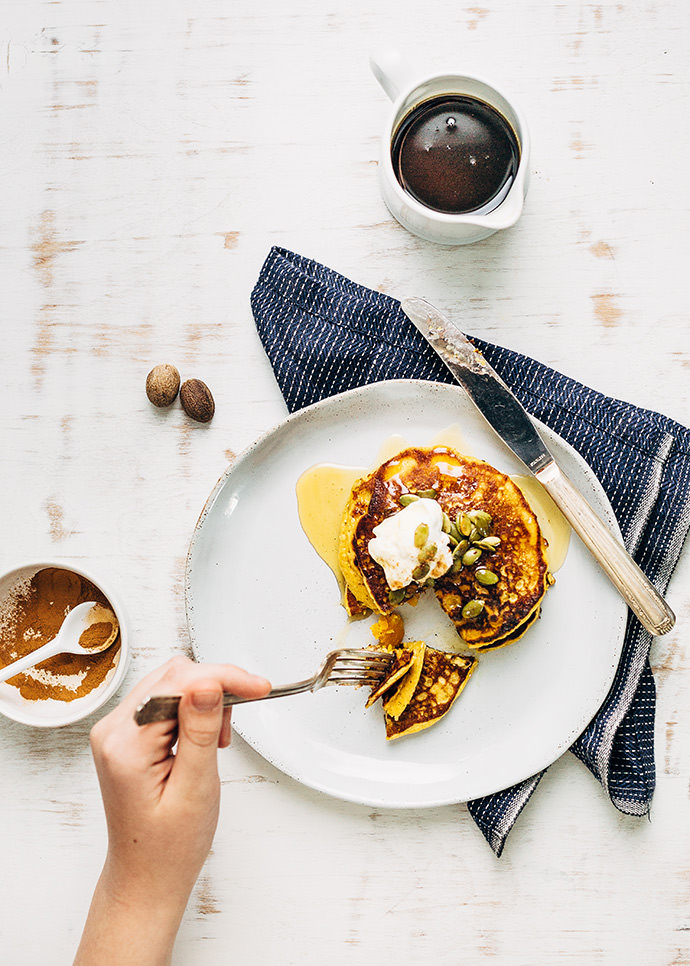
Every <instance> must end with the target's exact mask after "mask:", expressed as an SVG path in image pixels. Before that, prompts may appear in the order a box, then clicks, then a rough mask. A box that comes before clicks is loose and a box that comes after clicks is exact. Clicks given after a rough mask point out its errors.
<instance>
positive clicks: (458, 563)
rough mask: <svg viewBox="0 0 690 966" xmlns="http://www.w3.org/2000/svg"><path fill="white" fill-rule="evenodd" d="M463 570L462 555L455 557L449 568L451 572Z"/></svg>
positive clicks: (455, 572) (457, 572) (456, 572)
mask: <svg viewBox="0 0 690 966" xmlns="http://www.w3.org/2000/svg"><path fill="white" fill-rule="evenodd" d="M461 570H462V557H455V558H454V560H453V563H452V564H451V565H450V569H449V570H448V573H449V574H459V573H460V571H461Z"/></svg>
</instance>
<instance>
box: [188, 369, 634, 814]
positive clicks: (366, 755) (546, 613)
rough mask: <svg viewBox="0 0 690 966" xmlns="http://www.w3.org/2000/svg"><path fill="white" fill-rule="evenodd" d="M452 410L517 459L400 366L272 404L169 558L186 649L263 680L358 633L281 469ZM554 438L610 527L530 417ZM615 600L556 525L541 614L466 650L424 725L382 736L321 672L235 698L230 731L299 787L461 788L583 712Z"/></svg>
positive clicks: (295, 668)
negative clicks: (470, 652)
mask: <svg viewBox="0 0 690 966" xmlns="http://www.w3.org/2000/svg"><path fill="white" fill-rule="evenodd" d="M452 424H460V426H461V429H462V434H463V437H464V439H465V440H466V441H467V443H468V444H469V447H470V451H471V452H472V453H473V455H475V456H478V457H480V458H482V459H485V460H486V461H487V462H489V463H491V464H493V465H494V466H496V467H498V468H499V469H501V470H503V471H504V472H506V473H521V472H522V473H524V467H522V465H521V464H520V463H519V462H518V461H517V460H516V459H515V457H514V456H513V455H512V453H511V452H510V451H509V450H508V449H507V448H506V447H505V446H504V444H503V443H502V442H501V441H500V440H499V439H498V438H497V437H496V436H495V435H494V433H493V431H492V430H491V429H490V428H489V427H488V426H487V425H486V423H485V422H484V421H483V419H482V418H481V416H479V414H478V413H477V412H476V410H475V409H474V407H473V406H472V404H471V403H470V402H469V400H468V399H467V397H466V396H465V394H464V392H463V390H461V389H460V388H458V387H455V386H448V385H442V384H438V383H429V382H419V381H412V380H400V381H392V382H385V383H379V384H376V385H373V386H368V387H365V388H363V389H356V390H353V391H351V392H348V393H344V394H342V395H340V396H336V397H333V398H331V399H327V400H324V401H323V402H321V403H318V404H316V405H314V406H311V407H309V408H308V409H305V410H302V411H301V412H299V413H296V414H295V415H293V416H291V417H289V418H288V419H287V420H286V421H285V422H283V423H282V424H281V425H279V426H278V427H276V428H275V429H274V430H272V431H271V432H269V433H267V434H266V435H265V436H263V437H262V438H260V439H259V440H258V441H257V442H256V443H254V444H253V445H252V446H251V447H250V448H249V449H248V450H247V451H246V452H245V453H244V454H243V455H242V456H241V457H240V458H239V459H238V460H237V461H236V462H235V464H234V465H233V466H232V467H231V468H230V469H228V471H227V472H226V473H225V475H224V476H223V477H222V478H221V480H220V481H219V482H218V484H217V485H216V487H215V489H214V490H213V492H212V494H211V496H210V497H209V499H208V501H207V503H206V506H205V508H204V510H203V511H202V514H201V516H200V518H199V522H198V524H197V527H196V530H195V533H194V535H193V538H192V541H191V546H190V550H189V556H188V561H187V577H186V595H187V618H188V623H189V628H190V633H191V637H192V644H193V647H194V652H195V655H196V657H197V659H198V660H203V661H229V662H231V663H234V664H238V665H241V666H243V667H246V668H247V669H249V670H253V671H256V672H257V673H261V674H264V675H266V676H267V677H268V678H270V680H271V681H272V682H273V683H275V684H285V683H288V682H291V681H297V680H301V679H303V678H306V677H309V676H310V675H311V674H313V673H314V672H315V671H316V669H317V667H318V665H319V664H320V662H321V660H322V658H323V656H324V655H325V654H326V652H327V651H329V650H332V649H333V648H334V647H340V646H343V645H346V646H360V645H366V644H370V643H373V638H372V636H371V633H370V631H369V624H370V621H369V620H366V621H357V622H353V623H352V624H350V625H349V626H348V625H347V621H346V618H345V613H344V611H343V609H342V607H341V606H340V603H339V593H338V587H337V584H336V581H335V578H334V576H333V574H332V573H331V571H330V570H329V569H328V567H327V566H326V565H325V564H324V563H323V562H322V561H321V559H320V558H319V557H318V556H317V555H316V553H315V551H314V550H313V548H312V546H311V544H310V543H309V542H308V540H307V538H306V537H305V535H304V533H303V531H302V528H301V526H300V523H299V518H298V513H297V500H296V496H295V485H296V482H297V480H298V478H299V477H300V475H301V474H302V473H303V472H304V471H305V470H306V469H308V468H309V467H310V466H312V465H314V464H316V463H323V462H326V463H339V464H346V465H363V466H367V465H371V464H372V463H373V461H374V460H375V459H376V456H377V453H378V451H379V449H380V446H381V444H382V443H383V441H384V440H385V439H387V438H388V437H390V436H391V435H394V434H400V435H402V436H404V437H405V438H406V439H407V440H408V441H409V442H410V443H411V444H416V445H427V444H428V443H430V442H431V440H432V439H433V438H434V437H435V436H436V435H437V434H438V433H439V432H440V431H442V430H444V429H445V428H447V427H448V426H451V425H452ZM544 434H545V437H546V438H547V441H548V443H549V445H550V446H551V447H552V449H553V452H554V454H555V455H556V457H557V458H558V460H559V462H560V464H561V465H562V467H563V468H564V470H565V471H566V472H567V473H568V475H569V476H570V477H571V479H572V480H573V481H574V483H575V484H576V485H577V486H578V487H579V488H580V490H581V491H582V492H583V493H584V494H585V496H586V497H587V498H588V499H589V500H590V502H591V503H592V505H593V506H594V508H595V509H596V510H597V511H598V513H599V514H600V515H601V516H602V518H604V519H605V520H606V521H607V522H608V524H609V525H610V526H611V527H612V529H613V530H614V531H615V532H618V528H617V525H616V522H615V519H614V516H613V513H612V511H611V507H610V505H609V503H608V500H607V499H606V496H605V494H604V492H603V490H602V489H601V486H600V485H599V483H598V482H597V480H596V478H595V476H594V474H593V473H592V471H591V470H590V468H589V467H588V466H587V465H586V464H585V463H584V462H583V461H582V459H581V458H580V457H579V456H578V455H577V454H576V453H575V451H574V450H572V449H571V448H570V447H569V446H568V445H567V444H566V443H564V442H563V441H562V440H561V439H560V438H559V437H557V436H556V435H555V434H553V433H552V432H550V431H549V430H547V429H546V428H544ZM434 603H435V602H434V601H433V598H431V599H430V600H429V601H428V602H427V604H420V605H419V606H418V607H417V608H416V609H414V613H413V609H412V608H409V607H407V608H406V610H407V611H409V612H410V614H411V616H412V617H413V619H414V621H415V623H416V625H419V623H420V622H421V623H422V624H424V625H425V626H426V628H427V629H428V632H427V633H426V640H427V642H428V643H429V644H431V645H432V646H433V645H435V646H438V647H447V648H449V649H450V648H452V647H453V646H454V644H455V643H456V642H457V636H456V634H455V631H454V629H453V627H452V625H451V624H450V622H449V621H448V620H447V619H446V618H445V617H444V615H443V614H441V612H440V610H439V608H438V607H437V606H434ZM626 613H627V611H626V607H625V605H624V604H623V602H622V601H621V599H620V598H619V597H618V595H617V593H616V592H615V591H614V590H613V589H612V587H611V586H610V584H609V583H608V581H607V580H606V578H605V577H604V576H603V575H602V573H601V571H600V570H599V569H598V567H597V565H596V564H595V563H594V561H593V560H592V559H591V558H590V556H589V555H588V553H587V552H586V550H585V549H584V547H583V546H582V544H581V543H580V542H579V540H577V538H575V537H573V538H572V539H571V542H570V549H569V551H568V556H567V558H566V562H565V564H564V566H563V567H562V568H561V570H560V571H559V572H558V574H557V581H556V585H555V586H554V587H552V588H551V589H550V590H549V592H548V594H547V596H546V599H545V602H544V606H543V611H542V617H541V619H540V620H539V621H537V623H536V624H535V626H534V627H533V628H532V629H530V631H529V632H528V634H527V635H526V636H525V637H524V638H523V639H522V640H521V641H519V642H517V643H516V644H515V645H513V646H511V647H506V648H503V649H501V650H498V651H495V652H494V653H489V654H486V655H483V656H482V657H481V659H480V664H479V667H478V668H477V670H476V671H475V673H474V675H473V677H472V678H471V680H470V681H469V683H468V685H467V687H466V689H465V691H464V692H463V694H462V695H461V697H460V698H459V699H458V701H457V702H456V704H455V705H454V706H453V709H452V710H451V711H450V713H449V714H448V715H447V716H446V717H445V718H444V719H443V720H442V721H440V722H439V723H438V724H437V725H435V726H434V727H433V728H430V729H429V730H428V731H424V732H421V733H419V734H417V735H414V736H410V737H408V738H402V739H399V740H398V741H395V742H387V741H386V740H385V730H384V724H383V718H382V713H381V709H380V707H379V706H378V705H374V706H373V707H372V708H370V709H368V710H364V707H363V705H364V700H365V694H364V692H363V691H362V690H360V689H355V688H324V689H323V690H321V691H319V692H317V693H316V694H305V695H298V696H295V697H292V698H281V699H277V700H273V701H263V702H258V703H256V704H251V705H242V706H238V707H237V708H235V709H234V710H233V721H234V724H235V728H236V729H237V731H238V732H239V733H240V734H241V735H242V736H243V737H244V738H245V739H246V740H247V741H248V742H249V743H250V744H251V745H252V746H253V747H254V748H255V749H256V750H257V751H258V752H259V753H260V754H261V755H263V756H264V758H266V759H267V760H268V761H270V762H272V763H273V764H274V765H276V766H277V767H278V768H280V769H281V770H282V771H284V772H286V773H287V774H288V775H291V776H292V777H293V778H296V779H297V780H298V781H300V782H303V783H304V784H305V785H308V786H310V787H312V788H316V789H320V790H321V791H324V792H327V793H328V794H330V795H334V796H337V797H339V798H342V799H347V800H350V801H355V802H361V803H365V804H368V805H376V806H384V807H385V806H388V807H422V806H434V805H441V804H448V803H451V802H462V801H468V800H470V799H473V798H477V797H479V796H482V795H486V794H489V793H491V792H495V791H498V790H500V789H502V788H505V787H507V786H509V785H512V784H514V783H515V782H518V781H521V780H523V779H525V778H528V777H530V776H531V775H534V774H535V773H536V772H538V771H540V770H541V769H542V768H544V767H546V766H547V765H549V764H551V763H552V762H553V761H555V759H556V758H558V757H559V756H560V755H561V754H562V753H563V752H564V751H565V750H566V749H567V748H568V747H569V745H570V744H571V743H572V742H573V740H574V739H575V738H576V737H577V736H578V735H579V734H580V733H581V732H582V731H583V730H584V728H585V727H586V726H587V724H588V723H589V721H590V720H591V718H592V717H593V715H594V714H595V712H596V711H597V709H598V708H599V706H600V705H601V703H602V701H603V699H604V697H605V696H606V693H607V691H608V689H609V687H610V685H611V682H612V680H613V675H614V672H615V669H616V666H617V663H618V660H619V656H620V650H621V646H622V641H623V633H624V629H625V620H626Z"/></svg>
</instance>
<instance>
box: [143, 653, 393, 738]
mask: <svg viewBox="0 0 690 966" xmlns="http://www.w3.org/2000/svg"><path fill="white" fill-rule="evenodd" d="M392 658H393V654H392V653H391V652H390V651H376V650H369V649H367V648H362V649H357V648H347V647H342V648H340V649H339V650H337V651H331V652H330V654H328V655H327V656H326V659H325V661H324V662H323V664H322V665H321V667H320V668H319V670H318V671H317V672H316V674H315V675H314V676H313V677H311V678H307V679H306V680H305V681H297V682H296V683H295V684H284V685H282V687H278V688H271V690H270V691H269V692H268V694H264V695H262V696H261V697H260V698H240V697H238V695H236V694H229V693H227V692H225V693H224V694H223V707H224V708H230V707H231V706H232V705H234V704H246V703H248V702H250V701H266V700H267V699H268V698H284V697H285V696H286V695H288V694H302V692H304V691H319V690H320V689H321V688H326V687H328V686H329V685H331V684H355V685H361V684H371V685H373V684H379V683H380V682H381V681H382V680H383V678H384V676H385V674H386V671H387V670H388V668H389V666H390V663H391V660H392ZM180 698H181V695H179V694H165V695H160V694H155V695H150V696H149V697H148V698H146V699H145V700H144V701H142V703H141V704H140V705H139V707H138V708H137V710H136V711H135V712H134V720H135V721H136V723H137V724H138V725H145V724H150V723H151V722H152V721H167V720H169V719H171V718H176V717H177V708H178V705H179V703H180Z"/></svg>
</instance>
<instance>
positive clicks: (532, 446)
mask: <svg viewBox="0 0 690 966" xmlns="http://www.w3.org/2000/svg"><path fill="white" fill-rule="evenodd" d="M401 305H402V309H403V312H404V313H405V315H406V316H407V317H408V319H410V321H411V322H412V323H413V324H414V325H415V326H416V328H417V329H418V330H419V332H420V333H421V334H422V335H423V336H424V338H425V339H426V340H427V342H428V343H429V345H430V346H431V347H432V349H434V351H435V352H436V354H437V355H438V356H439V358H440V359H441V360H442V361H443V362H444V363H445V365H446V367H447V368H448V370H449V371H450V372H451V374H452V375H453V377H454V378H455V380H456V381H457V382H458V383H459V384H460V385H461V386H462V387H463V389H464V390H465V391H466V393H467V394H468V396H469V397H470V399H471V400H472V402H473V403H474V405H475V406H476V407H477V409H478V410H479V412H480V413H481V414H482V416H483V417H484V419H486V421H487V422H488V423H489V425H490V426H491V427H492V429H493V430H494V431H495V432H496V433H497V435H498V436H499V437H500V438H501V439H502V440H503V442H504V443H505V444H506V446H508V448H509V449H510V450H512V452H513V453H514V454H515V455H516V456H517V458H518V459H519V460H520V462H521V463H523V464H524V465H525V466H526V467H527V469H528V470H529V472H530V473H532V475H533V476H534V477H535V478H536V479H537V480H538V481H539V482H540V483H541V485H542V486H543V487H544V489H545V490H546V491H547V493H548V494H549V496H550V497H551V499H552V500H553V501H554V503H555V504H556V506H558V508H559V509H560V510H561V512H562V513H563V516H564V517H565V518H566V520H567V521H568V523H569V524H570V525H571V527H572V528H573V530H574V531H575V532H576V533H577V535H578V536H579V537H580V539H581V540H582V542H583V543H584V545H585V546H586V547H587V549H588V550H589V551H590V553H591V554H592V556H593V557H594V558H595V559H596V561H597V562H598V564H599V565H600V567H601V568H602V570H603V571H604V573H605V574H606V575H607V577H608V578H609V579H610V580H611V582H612V583H613V585H614V586H615V587H616V589H617V590H618V592H619V593H620V595H621V596H622V597H623V599H624V600H625V602H626V603H627V604H628V606H629V607H630V609H631V610H632V612H633V613H634V614H635V616H636V617H637V618H638V619H639V620H640V622H641V623H642V625H643V626H644V627H645V628H646V629H647V630H648V631H649V632H650V633H651V634H666V633H668V631H670V630H671V628H672V627H673V625H674V624H675V620H676V618H675V615H674V613H673V611H672V610H671V608H670V607H669V606H668V604H667V603H666V601H665V600H664V598H663V597H662V596H661V594H659V592H658V591H657V589H656V588H655V587H654V585H653V584H652V583H651V581H650V580H649V579H648V578H647V576H646V574H644V573H643V572H642V570H641V569H640V568H639V567H638V565H637V564H636V563H635V561H634V560H633V559H632V557H631V556H630V554H629V553H628V552H627V550H626V549H625V547H624V546H623V545H622V543H620V541H619V540H617V539H616V537H614V535H613V534H612V533H611V532H610V530H609V529H608V527H607V526H606V525H605V524H604V523H603V522H602V521H601V519H600V518H599V517H598V516H597V514H596V513H595V512H594V510H593V509H592V508H591V506H590V505H589V503H588V502H587V501H586V499H585V498H584V496H583V495H582V494H581V493H580V491H579V490H578V489H577V488H576V487H575V486H574V485H573V484H572V483H571V482H570V480H569V479H568V477H567V476H566V475H565V473H564V472H563V471H562V470H561V468H560V467H559V465H558V463H557V462H556V460H555V458H554V456H553V454H552V453H551V452H550V451H549V449H548V447H547V445H546V443H545V442H544V440H543V438H542V436H541V435H540V433H539V430H538V429H537V427H536V426H535V424H534V423H533V422H532V420H531V419H530V417H529V415H528V413H527V411H526V410H525V409H524V407H523V406H522V404H521V403H520V402H519V400H518V399H517V398H516V397H515V395H514V394H513V393H512V392H511V390H510V389H509V388H508V386H507V385H506V384H505V382H504V381H503V380H502V379H501V377H500V376H499V375H498V373H497V372H496V371H495V370H494V369H493V368H492V367H491V366H490V365H489V363H488V362H487V361H486V359H485V358H484V356H483V355H482V353H481V352H480V351H479V350H478V349H477V348H476V346H474V345H473V344H472V343H471V342H470V340H469V339H468V338H466V337H465V336H464V335H463V334H462V332H460V330H459V329H458V328H457V326H455V325H453V323H452V322H451V321H450V320H449V319H447V318H446V317H445V316H443V315H442V314H441V313H440V312H439V311H438V309H436V308H435V307H434V306H433V305H431V304H430V303H429V302H427V301H425V300H424V299H421V298H416V297H410V298H405V299H403V300H402V302H401Z"/></svg>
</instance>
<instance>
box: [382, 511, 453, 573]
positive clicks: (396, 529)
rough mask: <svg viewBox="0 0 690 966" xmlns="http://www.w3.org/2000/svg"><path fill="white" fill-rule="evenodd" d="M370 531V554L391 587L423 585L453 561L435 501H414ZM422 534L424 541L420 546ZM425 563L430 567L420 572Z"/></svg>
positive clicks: (441, 516)
mask: <svg viewBox="0 0 690 966" xmlns="http://www.w3.org/2000/svg"><path fill="white" fill-rule="evenodd" d="M420 526H421V527H422V529H421V530H419V528H420ZM424 527H427V528H428V532H426V531H425V530H424ZM373 532H374V536H373V537H372V538H371V540H370V541H369V553H370V555H371V556H372V557H373V559H374V560H375V561H376V563H377V564H380V566H381V567H383V571H384V573H385V575H386V583H387V584H388V586H389V587H390V589H391V590H401V589H402V588H403V587H407V586H408V584H411V583H412V582H413V581H414V582H415V583H418V584H423V583H424V582H425V581H427V580H429V578H430V577H442V576H443V574H445V572H446V571H447V570H448V568H449V567H450V566H451V564H452V563H453V555H452V553H451V551H450V547H449V540H448V534H447V533H444V532H443V511H442V510H441V507H440V506H439V504H438V503H437V502H436V500H429V499H426V498H422V499H419V500H415V501H414V502H413V503H410V504H408V506H406V507H403V509H402V510H399V511H398V512H397V513H393V514H392V515H391V516H389V517H386V519H385V520H383V521H382V522H381V523H379V525H378V526H377V527H374V531H373ZM415 535H417V540H415ZM422 536H424V537H425V540H424V545H423V546H421V547H420V546H419V545H418V544H419V543H421V537H422ZM432 550H433V551H434V552H433V554H432V553H431V551H432ZM425 563H428V565H429V569H428V570H426V572H424V573H423V574H422V573H421V572H420V571H423V570H425V569H426V568H425V567H424V564H425ZM415 574H417V576H414V575H415Z"/></svg>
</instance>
